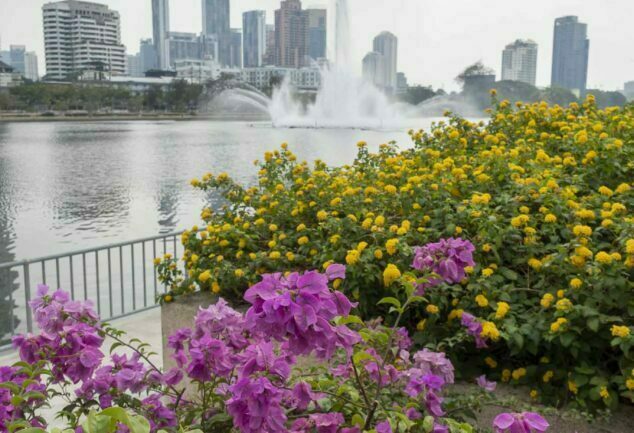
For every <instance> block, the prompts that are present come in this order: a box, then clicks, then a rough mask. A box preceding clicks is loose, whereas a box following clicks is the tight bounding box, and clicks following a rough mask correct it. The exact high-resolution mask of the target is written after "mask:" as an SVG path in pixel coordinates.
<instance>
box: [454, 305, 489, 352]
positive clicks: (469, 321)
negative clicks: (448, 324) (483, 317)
mask: <svg viewBox="0 0 634 433" xmlns="http://www.w3.org/2000/svg"><path fill="white" fill-rule="evenodd" d="M460 323H461V324H462V326H464V327H465V328H467V334H469V335H471V336H473V337H474V338H475V342H476V347H477V348H478V349H484V348H486V347H487V344H486V342H485V341H484V339H483V338H482V323H480V322H479V321H478V320H477V319H476V318H475V316H473V315H472V314H469V313H467V312H466V311H465V312H463V313H462V317H461V319H460Z"/></svg>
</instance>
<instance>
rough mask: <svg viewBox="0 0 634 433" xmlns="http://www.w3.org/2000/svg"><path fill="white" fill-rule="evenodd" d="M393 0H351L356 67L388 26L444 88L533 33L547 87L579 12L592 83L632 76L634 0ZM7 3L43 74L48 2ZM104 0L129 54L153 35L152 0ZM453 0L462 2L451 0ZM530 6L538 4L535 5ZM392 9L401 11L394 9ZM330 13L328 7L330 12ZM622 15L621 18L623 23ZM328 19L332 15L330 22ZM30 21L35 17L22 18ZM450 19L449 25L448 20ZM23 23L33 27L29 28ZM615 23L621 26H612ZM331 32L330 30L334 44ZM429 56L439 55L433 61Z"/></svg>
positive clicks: (182, 13)
mask: <svg viewBox="0 0 634 433" xmlns="http://www.w3.org/2000/svg"><path fill="white" fill-rule="evenodd" d="M395 1H396V3H398V4H399V7H394V8H392V7H390V8H389V9H386V8H385V7H384V4H383V5H380V4H378V3H380V2H378V1H367V2H364V4H365V5H366V7H365V8H359V2H356V1H352V2H351V16H352V28H353V29H352V31H353V33H354V34H355V38H354V40H353V46H352V53H353V57H354V59H353V63H354V64H355V65H358V69H359V71H358V73H359V74H360V72H361V60H362V58H363V56H364V55H365V54H366V53H367V52H368V51H370V50H371V49H372V47H371V41H372V36H373V35H376V34H378V33H380V32H381V31H384V30H387V31H391V32H392V33H394V34H395V35H396V36H397V37H398V38H399V45H400V47H399V51H400V54H401V55H400V56H399V57H400V58H399V65H398V71H402V72H405V73H406V74H407V75H408V77H409V78H410V82H413V83H419V84H423V85H432V86H433V87H443V88H445V89H447V90H456V89H457V87H458V86H457V84H456V83H455V82H454V77H455V76H456V75H457V74H458V73H460V72H461V70H462V69H463V68H464V67H465V66H467V65H468V64H470V63H473V62H475V61H477V60H482V61H483V63H484V64H486V65H487V66H490V67H492V68H494V69H495V70H496V73H497V76H498V78H500V77H501V69H500V52H501V51H502V50H503V49H504V46H505V45H506V44H508V43H509V42H511V41H513V40H515V39H529V38H530V39H533V40H535V41H536V42H537V43H538V45H539V46H540V50H539V59H538V72H537V85H538V86H548V85H549V84H550V75H551V71H550V68H551V64H552V45H553V31H552V26H553V22H554V19H555V18H558V17H560V16H565V15H577V16H579V19H580V21H582V22H584V23H587V24H588V26H589V30H588V32H589V36H590V39H591V41H592V42H591V43H592V49H591V52H590V65H589V71H588V87H589V88H602V89H622V88H623V83H625V82H627V81H631V79H632V77H634V55H631V54H629V53H630V52H631V50H629V47H628V46H627V41H628V40H629V41H631V40H633V39H634V29H632V28H631V26H629V25H627V24H625V23H626V21H627V20H626V19H625V17H626V16H628V14H629V12H631V13H634V5H632V4H628V2H625V1H619V2H617V3H618V5H616V4H614V5H613V6H614V7H618V8H619V10H620V11H621V12H622V13H619V14H610V13H609V11H606V10H605V9H606V8H603V9H602V8H599V7H595V6H592V5H587V4H583V3H584V2H581V1H572V0H563V1H561V2H558V4H557V5H549V4H546V2H544V1H542V0H536V1H535V2H533V4H532V5H531V8H532V9H531V8H528V7H527V6H526V5H518V6H517V8H514V11H509V10H508V7H501V5H502V2H501V1H498V0H494V1H492V2H490V4H488V5H487V7H486V8H483V7H481V6H478V7H477V8H476V7H475V5H472V4H461V5H460V6H461V7H460V8H458V9H459V10H460V15H459V16H458V15H456V14H455V10H449V9H451V8H450V7H447V6H442V7H441V6H439V5H437V4H432V3H431V2H419V3H417V4H413V2H411V1H407V0H395ZM3 3H5V4H8V6H9V8H11V9H12V12H13V11H15V12H16V13H15V14H13V17H12V19H11V20H7V19H6V18H2V17H0V28H2V29H3V32H2V34H1V35H0V36H1V37H2V49H7V48H8V46H9V45H26V47H27V50H28V51H36V53H37V54H38V57H39V60H40V75H43V74H44V68H43V60H44V52H43V48H42V46H43V36H42V35H41V32H42V30H41V28H40V27H41V9H40V8H41V5H42V4H44V3H46V2H45V1H40V0H34V1H33V2H29V5H28V6H24V4H23V3H18V2H17V1H16V0H4V1H3ZM101 3H103V4H106V5H108V6H109V7H110V8H111V9H114V10H117V11H119V13H120V15H121V27H122V30H121V32H122V42H123V43H124V44H125V45H126V47H127V54H134V53H136V52H138V50H139V41H140V39H141V38H147V37H149V36H151V35H152V22H151V21H152V20H151V4H150V1H149V0H134V1H128V2H124V1H121V0H104V1H102V2H101ZM424 3H426V4H424ZM449 3H456V4H459V3H464V2H457V1H455V0H454V1H449ZM12 5H15V6H13V7H12ZM302 6H303V8H304V9H308V8H318V7H324V6H330V5H329V4H328V2H325V1H310V0H306V1H303V2H302ZM496 6H499V7H496ZM277 8H279V1H277V0H271V1H269V0H259V1H253V0H234V1H232V8H231V27H232V28H233V27H241V22H242V13H243V12H245V11H247V10H252V9H262V10H266V11H267V24H270V23H271V21H272V17H273V16H274V13H273V11H274V10H275V9H277ZM330 9H332V8H330ZM476 9H477V13H476V12H475V10H476ZM533 9H539V10H540V11H539V12H536V11H534V10H533ZM394 10H397V11H401V12H402V13H400V14H399V15H398V16H396V15H395V13H394V12H393V11H394ZM611 10H612V11H613V10H614V9H613V8H612V9H611ZM170 12H171V16H170V21H171V28H170V30H172V31H191V32H196V33H200V32H201V31H202V28H201V27H202V18H201V12H200V0H196V1H193V0H192V1H190V0H179V8H172V10H171V11H170ZM332 12H333V11H332V10H329V18H330V17H331V14H332ZM452 14H453V15H455V16H453V18H452V19H451V20H450V19H449V18H450V16H451V15H452ZM32 15H33V16H32ZM3 16H6V15H3ZM474 16H478V20H474V19H473V17H474ZM520 16H521V17H522V18H521V19H520V18H519V17H520ZM134 17H136V19H134ZM621 19H622V20H623V24H622V25H619V22H620V20H621ZM331 21H332V20H331V19H329V25H330V24H331V23H330V22H331ZM476 21H477V22H476ZM25 22H26V23H31V24H29V25H25ZM450 22H451V23H452V24H451V25H448V24H447V23H450ZM15 23H20V25H15ZM360 23H363V30H361V31H360V30H359V29H358V28H359V24H360ZM494 23H496V24H495V26H494ZM397 24H398V25H397ZM29 26H31V27H29ZM25 28H27V29H28V30H29V32H24V31H23V30H24V29H25ZM615 28H617V29H619V31H618V32H614V29H615ZM330 29H331V27H330ZM330 29H329V30H330ZM27 33H28V34H27ZM332 33H333V32H332V31H329V36H328V38H329V41H328V42H329V43H328V45H329V48H328V49H329V51H330V50H331V44H332ZM622 53H626V54H625V55H623V54H622ZM330 57H332V56H330ZM430 58H433V59H434V60H433V61H431V62H430V61H429V59H430ZM357 59H358V61H357Z"/></svg>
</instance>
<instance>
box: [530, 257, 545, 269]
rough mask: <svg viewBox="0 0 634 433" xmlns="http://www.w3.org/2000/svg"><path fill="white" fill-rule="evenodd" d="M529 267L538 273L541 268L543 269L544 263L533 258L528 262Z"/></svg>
mask: <svg viewBox="0 0 634 433" xmlns="http://www.w3.org/2000/svg"><path fill="white" fill-rule="evenodd" d="M528 265H529V266H530V267H531V268H533V269H535V270H536V271H538V270H539V269H541V267H542V262H541V260H539V259H536V258H534V257H533V258H531V259H529V260H528Z"/></svg>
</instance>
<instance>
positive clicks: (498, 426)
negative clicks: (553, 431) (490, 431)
mask: <svg viewBox="0 0 634 433" xmlns="http://www.w3.org/2000/svg"><path fill="white" fill-rule="evenodd" d="M493 427H494V428H495V431H496V433H507V432H508V433H534V432H538V433H542V432H545V431H546V430H548V427H550V425H549V424H548V421H546V420H545V419H544V418H543V417H542V416H541V415H539V414H538V413H535V412H523V413H501V414H499V415H498V416H496V417H495V419H494V420H493Z"/></svg>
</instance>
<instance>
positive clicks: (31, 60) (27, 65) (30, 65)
mask: <svg viewBox="0 0 634 433" xmlns="http://www.w3.org/2000/svg"><path fill="white" fill-rule="evenodd" d="M24 77H25V78H27V79H29V80H31V81H37V80H39V79H40V74H39V66H38V64H37V54H35V51H27V52H26V53H25V54H24Z"/></svg>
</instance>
